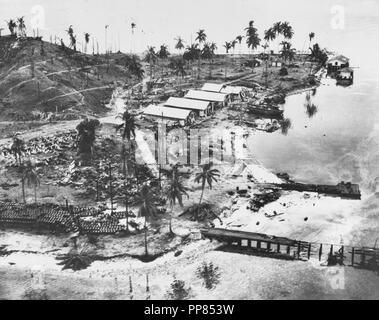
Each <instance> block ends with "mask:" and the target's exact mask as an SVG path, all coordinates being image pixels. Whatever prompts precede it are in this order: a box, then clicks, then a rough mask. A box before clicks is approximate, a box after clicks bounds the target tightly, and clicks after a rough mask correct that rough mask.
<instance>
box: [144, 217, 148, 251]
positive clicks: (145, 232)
mask: <svg viewBox="0 0 379 320" xmlns="http://www.w3.org/2000/svg"><path fill="white" fill-rule="evenodd" d="M148 255H149V253H148V251H147V224H146V217H145V256H146V257H147V256H148Z"/></svg>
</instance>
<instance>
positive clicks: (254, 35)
mask: <svg viewBox="0 0 379 320" xmlns="http://www.w3.org/2000/svg"><path fill="white" fill-rule="evenodd" d="M245 30H246V38H247V40H246V43H247V47H248V48H250V49H251V50H252V51H254V50H255V49H256V48H258V46H259V45H260V43H261V39H260V38H259V35H258V30H257V28H255V27H254V21H253V20H252V21H250V22H249V26H248V27H247V28H246V29H245Z"/></svg>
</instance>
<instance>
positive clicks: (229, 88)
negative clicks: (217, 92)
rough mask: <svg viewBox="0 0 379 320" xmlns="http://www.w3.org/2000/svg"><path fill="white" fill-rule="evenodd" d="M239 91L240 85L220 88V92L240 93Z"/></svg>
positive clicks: (240, 89)
mask: <svg viewBox="0 0 379 320" xmlns="http://www.w3.org/2000/svg"><path fill="white" fill-rule="evenodd" d="M241 92H242V87H232V86H227V87H225V88H224V89H222V90H221V93H227V94H240V93H241Z"/></svg>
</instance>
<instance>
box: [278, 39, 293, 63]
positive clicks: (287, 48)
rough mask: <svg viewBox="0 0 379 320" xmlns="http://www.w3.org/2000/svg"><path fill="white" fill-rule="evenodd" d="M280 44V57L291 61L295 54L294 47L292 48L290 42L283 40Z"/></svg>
mask: <svg viewBox="0 0 379 320" xmlns="http://www.w3.org/2000/svg"><path fill="white" fill-rule="evenodd" d="M281 45H282V50H281V51H280V54H281V56H282V58H283V59H284V61H289V62H291V61H292V60H293V58H294V56H295V52H296V49H294V48H292V44H291V43H289V42H287V41H283V42H282V43H281Z"/></svg>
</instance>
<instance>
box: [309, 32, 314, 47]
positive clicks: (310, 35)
mask: <svg viewBox="0 0 379 320" xmlns="http://www.w3.org/2000/svg"><path fill="white" fill-rule="evenodd" d="M315 36H316V35H315V33H314V32H311V33H310V34H309V48H310V47H311V45H312V40H313V39H314V38H315Z"/></svg>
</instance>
